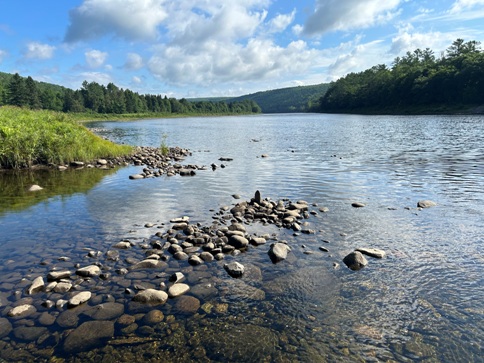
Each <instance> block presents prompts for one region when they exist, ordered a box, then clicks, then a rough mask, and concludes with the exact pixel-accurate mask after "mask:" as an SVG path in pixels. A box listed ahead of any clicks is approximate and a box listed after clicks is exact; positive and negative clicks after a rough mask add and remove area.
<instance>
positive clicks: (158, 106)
mask: <svg viewBox="0 0 484 363" xmlns="http://www.w3.org/2000/svg"><path fill="white" fill-rule="evenodd" d="M1 105H13V106H18V107H29V108H32V109H47V110H53V111H63V112H69V113H93V114H107V115H123V114H157V115H160V114H161V115H164V116H167V115H169V116H171V115H181V114H183V115H194V114H195V115H214V114H224V115H230V114H250V113H259V112H261V109H260V107H259V106H258V105H257V104H256V103H255V102H254V101H252V100H239V101H237V100H236V101H230V102H228V103H226V102H224V101H217V102H214V101H199V102H189V101H188V100H186V99H181V100H177V99H176V98H168V97H166V96H164V97H162V96H161V95H149V94H146V95H140V94H139V93H137V92H133V91H131V90H129V89H122V88H119V87H117V86H116V85H115V84H113V83H109V84H108V85H107V86H104V85H101V84H98V83H97V82H87V81H84V82H83V83H82V87H81V89H79V90H75V91H74V90H71V89H69V88H65V87H61V86H56V85H51V84H48V83H43V82H36V81H34V80H33V79H32V78H31V77H28V78H27V79H24V78H23V77H21V76H20V75H19V74H18V73H16V74H14V75H10V74H7V73H1V72H0V106H1Z"/></svg>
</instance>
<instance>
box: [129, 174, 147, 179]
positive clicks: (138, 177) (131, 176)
mask: <svg viewBox="0 0 484 363" xmlns="http://www.w3.org/2000/svg"><path fill="white" fill-rule="evenodd" d="M129 178H130V179H131V180H136V179H144V178H145V176H144V175H143V174H133V175H130V176H129Z"/></svg>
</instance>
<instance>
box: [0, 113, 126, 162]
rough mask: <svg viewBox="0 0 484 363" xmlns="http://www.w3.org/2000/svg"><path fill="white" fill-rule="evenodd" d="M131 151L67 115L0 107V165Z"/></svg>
mask: <svg viewBox="0 0 484 363" xmlns="http://www.w3.org/2000/svg"><path fill="white" fill-rule="evenodd" d="M131 151H132V148H131V146H126V145H116V144H114V143H112V142H110V141H107V140H104V139H102V138H100V137H99V136H97V135H94V134H93V133H92V132H90V131H89V130H88V129H86V128H85V127H83V126H81V125H79V124H78V123H77V121H76V120H75V119H74V118H72V117H71V116H70V115H67V114H64V113H58V112H51V111H33V110H29V109H22V108H16V107H6V106H5V107H0V168H26V167H32V166H34V165H38V164H40V165H47V164H50V163H53V164H65V163H68V162H71V161H75V160H77V161H92V160H95V159H98V158H110V157H116V156H121V155H126V154H129V153H131Z"/></svg>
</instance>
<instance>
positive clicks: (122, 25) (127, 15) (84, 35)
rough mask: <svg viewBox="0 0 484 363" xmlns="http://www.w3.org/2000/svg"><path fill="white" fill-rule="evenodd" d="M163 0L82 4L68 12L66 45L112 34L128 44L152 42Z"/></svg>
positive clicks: (101, 0)
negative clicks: (129, 41) (127, 41)
mask: <svg viewBox="0 0 484 363" xmlns="http://www.w3.org/2000/svg"><path fill="white" fill-rule="evenodd" d="M163 3H164V1H163V0H84V2H83V3H82V4H81V5H80V6H79V7H77V8H75V9H73V10H71V11H70V14H69V15H70V21H71V23H70V25H69V27H68V29H67V32H66V35H65V41H66V42H77V41H82V40H89V39H94V38H98V37H102V36H104V35H107V34H112V33H113V34H115V35H116V36H118V37H121V38H124V39H128V40H140V39H154V38H156V36H157V34H158V30H157V27H158V26H159V25H160V24H161V22H162V21H163V20H164V19H165V18H166V16H167V13H166V11H165V9H164V7H163Z"/></svg>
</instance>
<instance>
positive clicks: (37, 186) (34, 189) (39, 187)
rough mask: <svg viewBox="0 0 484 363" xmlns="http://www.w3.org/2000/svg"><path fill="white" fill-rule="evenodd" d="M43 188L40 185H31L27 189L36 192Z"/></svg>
mask: <svg viewBox="0 0 484 363" xmlns="http://www.w3.org/2000/svg"><path fill="white" fill-rule="evenodd" d="M43 189H44V188H42V187H41V186H39V185H36V184H34V185H31V186H30V188H29V189H28V191H29V192H38V191H39V190H43Z"/></svg>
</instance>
